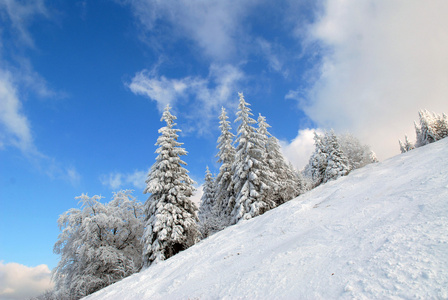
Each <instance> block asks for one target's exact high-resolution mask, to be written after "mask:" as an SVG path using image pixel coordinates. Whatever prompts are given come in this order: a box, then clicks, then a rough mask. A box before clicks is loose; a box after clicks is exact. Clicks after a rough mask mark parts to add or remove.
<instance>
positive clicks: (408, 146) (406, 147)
mask: <svg viewBox="0 0 448 300" xmlns="http://www.w3.org/2000/svg"><path fill="white" fill-rule="evenodd" d="M398 143H399V144H400V151H401V153H405V152H408V151H411V150H412V149H414V148H415V147H414V144H412V143H411V142H410V141H409V140H408V137H407V136H406V135H405V136H404V143H402V142H401V141H400V140H398Z"/></svg>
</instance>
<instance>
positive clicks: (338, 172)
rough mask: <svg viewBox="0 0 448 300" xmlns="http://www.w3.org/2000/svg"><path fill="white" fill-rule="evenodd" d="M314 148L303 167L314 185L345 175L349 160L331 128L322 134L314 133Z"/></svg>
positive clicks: (349, 168) (348, 167) (348, 168)
mask: <svg viewBox="0 0 448 300" xmlns="http://www.w3.org/2000/svg"><path fill="white" fill-rule="evenodd" d="M314 145H315V150H314V153H313V154H312V155H311V158H310V161H309V163H308V166H307V167H306V168H305V170H306V174H307V176H309V177H310V178H311V180H312V182H313V186H314V187H316V186H318V185H320V184H322V183H325V182H327V181H330V180H334V179H337V178H339V177H341V176H345V175H347V174H348V173H349V172H350V170H351V167H350V164H349V160H348V159H347V157H346V156H345V154H344V152H343V151H342V148H341V145H340V143H339V140H338V138H337V137H336V135H335V134H334V132H333V130H331V131H330V132H325V133H324V135H323V136H319V135H318V134H317V133H316V132H315V133H314Z"/></svg>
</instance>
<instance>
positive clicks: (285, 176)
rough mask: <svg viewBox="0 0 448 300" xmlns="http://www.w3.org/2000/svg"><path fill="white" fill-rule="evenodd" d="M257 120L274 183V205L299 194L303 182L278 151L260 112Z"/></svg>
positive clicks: (277, 145) (274, 138) (273, 137)
mask: <svg viewBox="0 0 448 300" xmlns="http://www.w3.org/2000/svg"><path fill="white" fill-rule="evenodd" d="M257 121H258V133H259V134H260V135H261V136H262V138H263V139H262V141H263V142H264V144H265V151H266V163H267V165H268V167H269V170H270V171H271V172H272V176H273V179H272V180H273V181H274V183H275V185H274V189H273V190H272V197H273V198H272V199H273V200H274V201H275V202H276V205H280V204H283V203H285V202H286V201H289V200H291V199H293V198H295V197H297V196H298V195H300V194H301V193H302V192H303V191H304V189H305V186H304V182H303V180H301V179H302V178H301V177H299V176H298V175H297V174H296V173H295V172H294V169H293V168H292V167H291V164H288V163H287V162H286V160H285V157H284V156H283V154H282V152H281V151H280V144H279V142H278V140H277V138H276V137H275V136H273V135H272V134H271V133H269V131H268V128H269V127H271V126H270V125H269V124H268V123H267V122H266V118H265V117H263V116H262V115H261V114H260V115H259V117H258V120H257Z"/></svg>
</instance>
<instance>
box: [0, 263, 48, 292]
mask: <svg viewBox="0 0 448 300" xmlns="http://www.w3.org/2000/svg"><path fill="white" fill-rule="evenodd" d="M0 279H1V280H0V300H15V299H17V300H19V299H26V298H29V297H34V296H37V295H39V294H42V293H43V292H45V291H46V290H49V289H51V288H53V283H52V281H51V271H50V270H49V269H48V266H47V265H39V266H37V267H28V266H24V265H21V264H18V263H7V264H4V263H3V262H2V261H0Z"/></svg>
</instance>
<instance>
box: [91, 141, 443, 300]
mask: <svg viewBox="0 0 448 300" xmlns="http://www.w3.org/2000/svg"><path fill="white" fill-rule="evenodd" d="M353 298H356V299H390V298H406V299H446V298H448V139H444V140H441V141H439V142H436V143H433V144H430V145H427V146H425V147H421V148H417V149H415V150H412V151H410V152H407V153H405V154H402V155H398V156H396V157H393V158H391V159H389V160H386V161H384V162H382V163H378V164H371V165H368V166H366V167H364V168H362V169H358V170H355V171H353V172H352V173H351V174H350V175H348V176H346V177H342V178H340V179H338V180H336V181H332V182H328V183H326V184H325V185H322V186H319V187H318V188H316V189H314V190H312V191H310V192H308V193H306V194H304V195H301V196H300V197H298V198H296V199H294V200H292V201H290V202H287V203H285V204H283V205H281V206H280V207H278V208H276V209H273V210H271V211H268V212H267V213H265V214H264V215H262V216H259V217H257V218H254V219H251V220H248V221H242V222H240V223H238V224H237V225H235V226H231V227H228V228H227V229H225V230H223V231H221V232H219V233H217V234H215V235H213V236H211V237H209V238H207V239H205V240H203V241H201V242H200V243H198V244H197V245H195V246H193V247H191V248H189V249H187V250H185V251H183V252H181V253H179V254H177V255H175V256H174V257H172V258H170V259H168V260H166V261H162V262H160V263H158V264H156V265H153V266H151V267H149V268H148V269H146V270H144V271H142V272H140V273H138V274H134V275H132V276H130V277H128V278H126V279H124V280H122V281H120V282H117V283H116V284H114V285H111V286H109V287H107V288H105V289H103V290H101V291H99V292H97V293H95V294H93V295H90V296H88V297H86V298H85V299H89V300H94V299H119V300H125V299H353Z"/></svg>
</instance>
